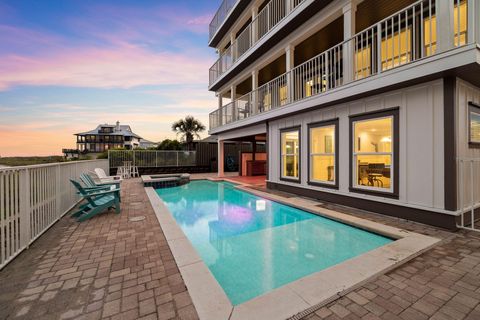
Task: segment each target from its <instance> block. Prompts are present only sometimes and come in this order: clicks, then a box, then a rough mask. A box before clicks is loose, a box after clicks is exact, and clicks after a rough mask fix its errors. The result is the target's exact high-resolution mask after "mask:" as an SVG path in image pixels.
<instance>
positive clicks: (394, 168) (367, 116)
mask: <svg viewBox="0 0 480 320" xmlns="http://www.w3.org/2000/svg"><path fill="white" fill-rule="evenodd" d="M399 110H400V108H399V107H395V108H389V109H383V110H379V111H372V112H366V113H361V114H355V115H351V116H349V120H350V121H349V123H350V129H349V140H350V141H349V144H350V146H349V149H350V151H349V157H350V159H349V162H350V169H349V171H350V179H349V180H350V183H349V184H350V187H349V191H350V192H355V193H363V194H369V195H374V196H382V197H388V198H393V199H398V198H399V194H398V191H399V180H400V175H399V171H400V170H399V166H400V155H399V154H400V120H399V118H400V112H399ZM387 117H392V120H393V121H392V122H393V123H392V127H393V128H392V135H393V137H392V143H393V147H392V152H391V154H392V160H391V161H392V164H391V171H390V175H391V178H390V179H391V181H392V182H391V189H390V190H382V189H381V188H375V187H360V186H358V185H357V184H356V183H355V179H356V170H357V169H356V168H354V166H356V162H355V161H354V156H355V154H356V153H355V152H354V148H355V137H354V135H355V130H354V124H355V122H359V121H365V120H375V119H381V118H387Z"/></svg>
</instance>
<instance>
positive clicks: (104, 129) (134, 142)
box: [63, 121, 146, 157]
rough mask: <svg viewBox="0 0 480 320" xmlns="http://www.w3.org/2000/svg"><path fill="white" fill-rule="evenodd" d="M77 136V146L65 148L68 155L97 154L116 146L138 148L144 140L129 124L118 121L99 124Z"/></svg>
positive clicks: (128, 148) (129, 148)
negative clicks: (111, 123)
mask: <svg viewBox="0 0 480 320" xmlns="http://www.w3.org/2000/svg"><path fill="white" fill-rule="evenodd" d="M75 136H76V137H77V141H76V142H77V148H76V149H63V153H64V154H65V155H66V156H67V157H72V156H73V157H74V156H78V155H88V154H96V153H101V152H105V151H108V150H110V149H116V148H125V149H127V150H131V149H136V148H139V147H140V146H141V145H142V140H143V139H142V137H140V136H139V135H137V134H135V133H133V131H132V129H131V128H130V126H129V125H121V124H120V122H118V121H117V123H116V124H114V125H110V124H99V125H98V126H97V127H96V128H95V129H93V130H91V131H87V132H82V133H76V134H75ZM145 141H146V140H145Z"/></svg>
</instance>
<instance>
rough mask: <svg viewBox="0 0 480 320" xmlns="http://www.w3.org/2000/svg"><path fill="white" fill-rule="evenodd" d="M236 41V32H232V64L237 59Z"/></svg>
mask: <svg viewBox="0 0 480 320" xmlns="http://www.w3.org/2000/svg"><path fill="white" fill-rule="evenodd" d="M234 43H235V34H234V33H233V32H232V33H230V48H231V49H230V52H231V56H232V64H233V62H234V61H235V60H236V59H237V46H236V45H234Z"/></svg>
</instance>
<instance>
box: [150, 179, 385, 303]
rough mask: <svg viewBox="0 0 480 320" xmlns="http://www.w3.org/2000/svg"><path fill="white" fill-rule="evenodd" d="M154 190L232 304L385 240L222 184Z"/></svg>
mask: <svg viewBox="0 0 480 320" xmlns="http://www.w3.org/2000/svg"><path fill="white" fill-rule="evenodd" d="M156 192H157V194H158V195H159V196H160V197H161V199H162V200H163V201H164V203H165V204H166V206H167V207H168V209H169V211H170V212H171V214H172V215H173V217H174V219H175V220H176V222H177V224H178V225H179V226H180V227H181V229H182V230H183V232H184V233H185V235H186V236H187V238H188V239H189V240H190V242H191V243H192V245H193V247H194V248H195V249H196V251H197V252H198V254H199V255H200V257H201V258H202V260H203V261H204V262H205V264H206V265H207V266H208V268H209V269H210V271H211V273H212V274H213V276H214V277H215V279H216V280H217V282H218V283H219V284H220V286H221V287H222V288H223V290H224V291H225V293H226V295H227V296H228V298H229V299H230V301H231V302H232V304H233V305H239V304H242V303H244V302H246V301H248V300H250V299H252V298H255V297H257V296H260V295H262V294H265V293H267V292H269V291H271V290H273V289H275V288H278V287H281V286H283V285H285V284H287V283H290V282H292V281H295V280H298V279H300V278H303V277H305V276H307V275H310V274H313V273H316V272H318V271H321V270H323V269H326V268H328V267H330V266H333V265H336V264H338V263H341V262H342V261H345V260H348V259H351V258H353V257H356V256H358V255H361V254H362V253H365V252H368V251H370V250H373V249H375V248H378V247H380V246H383V245H386V244H388V243H390V242H392V241H393V240H391V239H389V238H386V237H383V236H380V235H377V234H374V233H370V232H367V231H364V230H361V229H358V228H355V227H352V226H349V225H345V224H342V223H339V222H336V221H333V220H330V219H326V218H323V217H320V216H317V215H314V214H311V213H308V212H306V211H303V210H299V209H296V208H293V207H289V206H286V205H283V204H280V203H277V202H273V201H269V200H266V199H263V198H260V197H257V196H254V195H252V194H250V193H247V192H244V191H242V190H238V189H236V188H235V187H234V185H232V184H230V183H228V182H212V181H206V180H199V181H192V182H190V183H189V184H187V185H183V186H180V187H174V188H167V189H157V190H156Z"/></svg>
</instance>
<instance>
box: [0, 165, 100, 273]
mask: <svg viewBox="0 0 480 320" xmlns="http://www.w3.org/2000/svg"><path fill="white" fill-rule="evenodd" d="M95 168H102V169H104V170H105V171H107V170H108V161H107V160H93V161H74V162H65V163H53V164H45V165H34V166H25V167H13V168H2V169H0V270H1V269H2V268H3V267H4V266H5V265H7V264H8V263H9V262H10V261H11V260H12V259H13V258H15V257H16V256H17V255H18V254H19V253H20V252H22V251H23V250H24V249H26V248H28V246H29V245H30V244H31V243H32V242H33V241H35V240H36V239H37V238H38V237H39V236H40V235H42V234H43V233H44V232H45V231H46V230H47V229H48V228H49V227H50V226H52V225H53V224H54V223H55V222H57V221H58V220H59V219H60V218H61V217H62V216H63V215H64V214H66V213H67V212H68V211H69V210H71V209H72V208H73V207H74V206H75V205H76V204H77V202H78V201H79V199H80V198H79V197H78V195H77V194H76V190H75V188H74V187H73V185H72V183H71V182H70V180H69V179H78V177H79V175H80V174H81V173H83V172H88V171H92V170H94V169H95Z"/></svg>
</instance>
